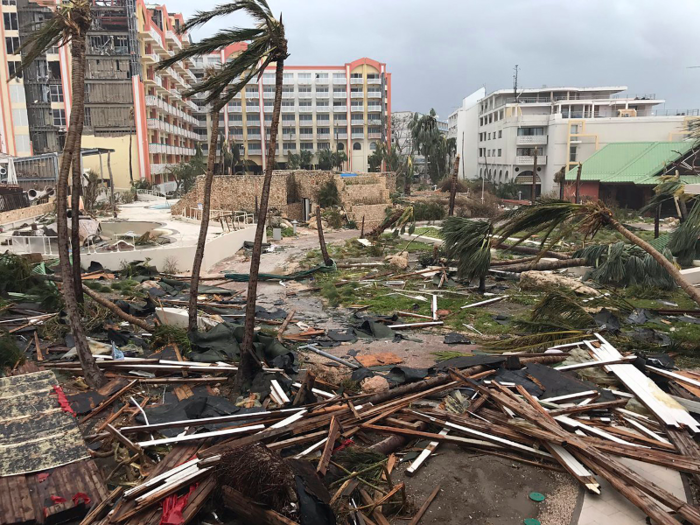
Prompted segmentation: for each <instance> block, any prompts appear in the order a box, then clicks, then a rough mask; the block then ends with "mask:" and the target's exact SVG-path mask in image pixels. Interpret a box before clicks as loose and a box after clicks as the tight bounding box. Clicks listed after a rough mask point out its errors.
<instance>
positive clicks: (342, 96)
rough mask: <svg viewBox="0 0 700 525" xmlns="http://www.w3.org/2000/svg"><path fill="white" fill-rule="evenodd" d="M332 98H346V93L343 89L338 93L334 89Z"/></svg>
mask: <svg viewBox="0 0 700 525" xmlns="http://www.w3.org/2000/svg"><path fill="white" fill-rule="evenodd" d="M333 98H339V99H343V98H348V94H347V92H345V91H343V92H342V93H338V92H337V91H334V92H333Z"/></svg>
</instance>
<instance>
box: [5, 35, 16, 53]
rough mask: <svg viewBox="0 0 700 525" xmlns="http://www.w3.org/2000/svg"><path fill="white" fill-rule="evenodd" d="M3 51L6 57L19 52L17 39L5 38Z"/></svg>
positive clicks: (13, 37)
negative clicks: (4, 50)
mask: <svg viewBox="0 0 700 525" xmlns="http://www.w3.org/2000/svg"><path fill="white" fill-rule="evenodd" d="M5 49H6V50H7V54H8V55H14V54H15V53H17V51H19V37H17V36H8V37H5Z"/></svg>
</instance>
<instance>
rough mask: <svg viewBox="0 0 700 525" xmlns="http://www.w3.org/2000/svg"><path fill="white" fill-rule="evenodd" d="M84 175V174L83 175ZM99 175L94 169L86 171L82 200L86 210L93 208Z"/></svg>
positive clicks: (99, 181) (98, 185) (98, 184)
mask: <svg viewBox="0 0 700 525" xmlns="http://www.w3.org/2000/svg"><path fill="white" fill-rule="evenodd" d="M83 177H85V175H83ZM101 182H102V181H101V180H100V175H99V174H98V173H97V172H96V171H95V170H88V171H87V185H86V186H85V189H84V190H83V201H84V203H85V209H86V210H93V209H95V203H96V202H97V190H98V189H99V187H100V183H101Z"/></svg>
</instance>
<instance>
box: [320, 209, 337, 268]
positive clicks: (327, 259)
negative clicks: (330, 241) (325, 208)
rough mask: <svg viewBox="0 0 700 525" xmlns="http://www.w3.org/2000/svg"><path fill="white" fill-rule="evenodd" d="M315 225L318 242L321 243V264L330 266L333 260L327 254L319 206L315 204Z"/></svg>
mask: <svg viewBox="0 0 700 525" xmlns="http://www.w3.org/2000/svg"><path fill="white" fill-rule="evenodd" d="M316 227H317V228H318V243H319V244H320V245H321V254H322V255H323V264H325V265H326V266H332V265H333V260H332V259H331V258H330V257H329V256H328V250H327V249H326V240H325V239H324V238H323V226H322V224H321V207H320V206H316Z"/></svg>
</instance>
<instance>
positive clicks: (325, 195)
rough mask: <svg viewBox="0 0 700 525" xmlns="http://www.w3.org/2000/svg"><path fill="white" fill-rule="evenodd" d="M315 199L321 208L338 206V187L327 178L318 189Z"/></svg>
mask: <svg viewBox="0 0 700 525" xmlns="http://www.w3.org/2000/svg"><path fill="white" fill-rule="evenodd" d="M316 200H317V201H318V205H319V206H321V208H330V207H331V206H340V193H338V187H337V186H336V185H335V181H334V180H329V181H328V182H326V183H325V184H324V185H323V186H322V187H321V189H320V190H318V195H317V196H316Z"/></svg>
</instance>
